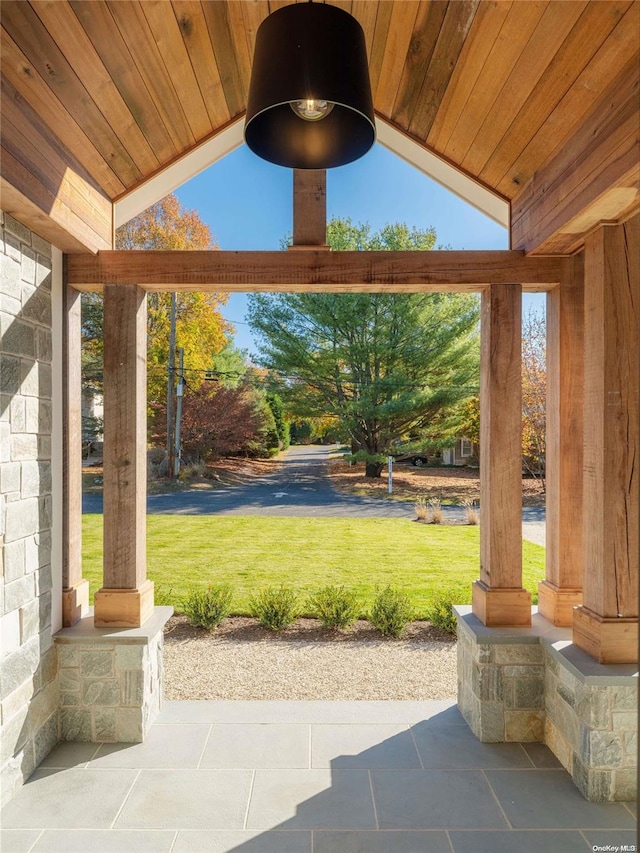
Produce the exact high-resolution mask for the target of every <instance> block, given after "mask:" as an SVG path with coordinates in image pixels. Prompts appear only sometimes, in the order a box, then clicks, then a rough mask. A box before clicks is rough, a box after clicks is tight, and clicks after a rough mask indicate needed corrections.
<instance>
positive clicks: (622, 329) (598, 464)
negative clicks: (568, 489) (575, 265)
mask: <svg viewBox="0 0 640 853" xmlns="http://www.w3.org/2000/svg"><path fill="white" fill-rule="evenodd" d="M639 320H640V215H636V216H635V217H634V218H633V219H631V220H629V221H628V222H626V223H625V224H624V225H602V226H600V227H599V228H597V229H596V230H595V231H594V232H593V233H592V234H591V235H589V236H588V237H587V239H586V240H585V336H584V337H585V378H584V381H585V419H584V548H585V570H584V581H583V600H584V605H583V606H582V607H579V608H577V609H576V610H575V611H574V618H573V641H574V643H575V644H576V645H577V646H579V647H580V648H582V649H584V650H585V651H586V652H588V653H589V654H590V655H591V656H592V657H594V658H596V660H598V661H600V662H601V663H632V662H634V661H636V660H637V659H638V557H639V541H638V536H639V530H638V512H639V509H640V501H639V494H638V491H639V487H640V479H639V477H638V459H639V458H640V438H639V428H638V426H639V424H638V421H639V413H638V397H639V393H640V365H639V362H638V358H639V355H638V354H639V351H640V332H639V328H638V324H639Z"/></svg>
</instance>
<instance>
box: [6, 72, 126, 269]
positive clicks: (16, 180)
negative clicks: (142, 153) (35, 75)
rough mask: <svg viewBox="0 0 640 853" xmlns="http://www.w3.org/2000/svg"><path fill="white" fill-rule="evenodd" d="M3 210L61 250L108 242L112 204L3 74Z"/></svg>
mask: <svg viewBox="0 0 640 853" xmlns="http://www.w3.org/2000/svg"><path fill="white" fill-rule="evenodd" d="M1 90H2V99H3V101H2V128H1V133H0V149H1V150H0V155H1V157H0V176H1V184H0V188H1V190H2V208H3V210H5V211H7V213H10V214H11V215H12V216H13V217H15V218H16V219H17V220H19V221H20V222H22V223H23V224H24V225H26V226H27V227H28V228H30V229H31V230H32V231H35V232H36V234H39V235H40V236H41V237H43V238H44V239H45V240H48V241H49V242H51V243H53V244H54V245H55V246H57V247H58V248H59V249H62V250H63V251H65V252H86V251H89V252H97V251H98V250H99V249H110V248H111V246H112V245H113V242H112V237H113V224H112V223H113V220H112V215H113V205H112V203H111V200H110V199H109V198H108V197H107V196H106V195H105V194H104V192H103V191H102V190H101V189H100V188H99V187H98V186H97V184H96V183H95V181H94V180H93V179H92V178H91V177H90V176H89V175H88V174H87V173H86V171H85V170H84V168H83V167H82V166H81V165H80V164H79V163H78V162H77V161H76V159H75V158H74V157H73V156H72V155H71V153H70V152H69V151H68V150H67V149H66V148H65V147H64V145H63V144H62V143H61V142H60V140H59V139H57V138H56V137H55V136H53V134H52V133H51V132H50V131H49V130H48V129H47V128H46V127H45V125H44V124H43V122H42V121H41V120H40V118H39V116H38V115H37V114H36V112H35V111H34V110H33V109H32V108H31V107H30V106H29V105H28V104H27V103H26V102H25V101H24V100H23V99H22V98H21V96H20V95H19V94H18V93H17V92H16V90H15V88H14V87H13V86H12V84H11V83H9V81H8V80H7V79H6V78H4V77H3V78H2V84H1Z"/></svg>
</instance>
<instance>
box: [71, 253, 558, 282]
mask: <svg viewBox="0 0 640 853" xmlns="http://www.w3.org/2000/svg"><path fill="white" fill-rule="evenodd" d="M560 274H561V261H560V259H559V258H527V257H525V255H524V253H523V252H509V251H488V252H485V251H457V252H327V251H323V250H318V251H311V250H310V251H307V252H219V251H201V252H188V251H185V252H165V251H157V252H156V251H110V252H98V254H97V255H96V256H95V257H92V256H91V255H86V254H85V255H82V256H81V255H74V256H72V257H70V258H69V283H70V284H72V286H73V287H75V288H76V289H77V290H101V289H102V287H103V286H104V285H106V284H114V285H115V284H117V285H120V284H128V283H130V282H136V283H137V284H138V285H139V286H140V287H142V288H143V289H144V290H147V291H159V292H163V291H164V292H168V291H172V290H180V291H190V290H191V291H208V290H210V291H227V292H234V291H240V292H243V291H256V290H258V291H259V290H262V291H288V292H295V291H308V290H315V291H318V292H321V291H334V292H340V291H352V290H366V291H369V292H377V291H389V292H391V291H399V292H407V291H415V292H428V291H432V292H443V291H447V290H452V291H464V290H467V291H479V290H482V289H483V288H484V287H485V286H486V285H488V284H491V283H496V284H507V283H511V282H514V281H521V282H526V284H524V285H523V289H524V290H528V291H538V290H548V289H550V288H551V287H554V286H555V285H556V284H558V283H559V282H560Z"/></svg>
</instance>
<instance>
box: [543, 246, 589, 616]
mask: <svg viewBox="0 0 640 853" xmlns="http://www.w3.org/2000/svg"><path fill="white" fill-rule="evenodd" d="M583 410H584V256H583V255H576V256H575V257H572V258H566V259H565V260H564V262H563V271H562V282H561V284H560V286H559V287H556V288H555V289H554V290H551V291H549V292H548V293H547V440H546V493H547V508H546V509H547V511H546V527H547V533H546V572H545V580H544V581H542V583H540V584H539V586H538V611H539V612H540V613H541V614H542V615H543V616H545V617H546V618H547V619H549V620H550V621H551V622H553V624H554V625H559V626H563V627H570V626H571V625H572V623H573V608H574V607H576V606H578V605H580V604H582V571H583V548H582V462H583V452H582V433H583Z"/></svg>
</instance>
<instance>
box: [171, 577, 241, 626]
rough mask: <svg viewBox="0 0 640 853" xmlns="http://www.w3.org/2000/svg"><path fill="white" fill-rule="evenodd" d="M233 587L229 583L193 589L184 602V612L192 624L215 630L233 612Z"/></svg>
mask: <svg viewBox="0 0 640 853" xmlns="http://www.w3.org/2000/svg"><path fill="white" fill-rule="evenodd" d="M232 598H233V589H232V587H230V586H229V585H227V584H223V585H220V586H208V587H207V588H206V589H192V590H191V592H190V593H189V595H188V596H187V597H186V598H185V600H184V602H183V603H182V612H183V613H184V614H185V616H186V617H187V619H188V620H189V622H190V623H191V624H192V625H197V626H199V627H201V628H208V629H209V630H210V631H213V630H214V629H215V628H217V627H218V625H219V624H220V623H221V622H222V620H223V619H224V618H225V617H227V616H228V615H229V613H230V612H231V600H232Z"/></svg>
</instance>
